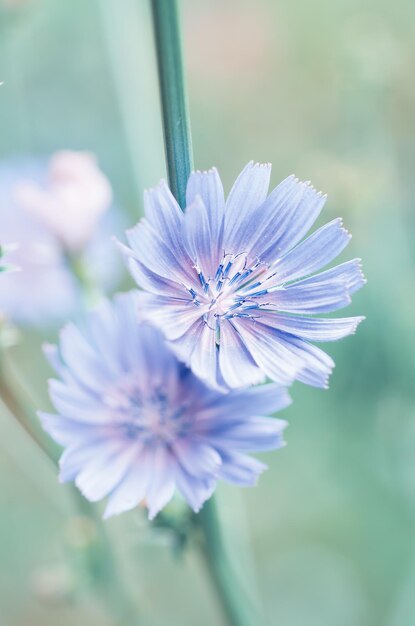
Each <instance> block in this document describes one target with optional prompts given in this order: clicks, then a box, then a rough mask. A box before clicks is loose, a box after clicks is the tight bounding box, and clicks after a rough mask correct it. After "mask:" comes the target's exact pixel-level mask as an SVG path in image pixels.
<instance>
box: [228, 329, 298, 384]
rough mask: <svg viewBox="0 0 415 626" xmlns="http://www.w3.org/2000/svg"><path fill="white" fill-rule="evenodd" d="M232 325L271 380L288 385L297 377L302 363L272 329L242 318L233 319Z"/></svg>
mask: <svg viewBox="0 0 415 626" xmlns="http://www.w3.org/2000/svg"><path fill="white" fill-rule="evenodd" d="M234 325H235V327H236V329H237V330H238V332H239V334H240V336H241V337H242V339H243V341H244V343H245V345H246V347H247V349H248V351H249V352H250V353H251V355H252V357H253V359H254V361H255V362H256V363H257V364H258V366H259V367H260V368H261V369H262V371H263V372H265V374H266V375H267V376H268V377H269V378H271V380H274V381H275V382H278V383H280V384H281V385H289V384H291V383H292V382H293V380H294V379H295V378H296V377H298V375H299V373H300V371H301V369H302V368H303V366H304V364H303V362H302V360H301V359H300V358H298V357H297V356H296V355H295V354H293V352H292V351H291V350H290V349H287V347H286V346H285V345H284V344H283V342H281V340H280V337H279V335H278V334H277V333H276V332H275V331H274V329H271V328H267V327H265V326H260V325H259V324H254V323H253V322H252V321H249V320H245V319H242V318H240V319H235V320H234Z"/></svg>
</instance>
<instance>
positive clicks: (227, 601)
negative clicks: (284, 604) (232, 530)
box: [196, 498, 261, 626]
mask: <svg viewBox="0 0 415 626" xmlns="http://www.w3.org/2000/svg"><path fill="white" fill-rule="evenodd" d="M196 522H197V523H198V525H199V527H200V529H201V531H202V533H203V538H202V553H203V555H204V557H205V563H206V567H207V570H208V572H209V574H210V576H211V578H212V582H213V583H214V585H215V588H216V591H217V593H218V596H219V597H220V599H221V603H222V608H223V611H224V614H225V615H226V617H227V620H228V622H229V624H232V626H258V625H259V624H260V623H261V618H260V617H259V615H258V614H257V611H256V609H255V608H254V606H253V604H252V602H251V601H250V599H249V597H248V595H247V592H246V590H245V589H243V588H242V587H241V586H240V585H239V584H238V581H237V580H236V577H235V573H234V571H233V570H232V567H231V565H230V563H229V560H228V558H227V554H226V546H225V545H224V542H223V537H222V532H221V528H220V524H219V518H218V514H217V511H216V502H215V500H214V498H211V499H210V500H208V501H207V502H205V504H204V506H203V508H202V510H201V511H200V513H199V514H198V515H197V516H196Z"/></svg>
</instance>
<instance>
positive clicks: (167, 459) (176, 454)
mask: <svg viewBox="0 0 415 626" xmlns="http://www.w3.org/2000/svg"><path fill="white" fill-rule="evenodd" d="M136 298H137V294H136V292H131V293H129V294H122V295H119V296H117V297H116V298H115V299H114V302H113V303H111V302H109V301H105V302H104V303H103V304H101V305H100V306H99V307H98V308H97V309H95V311H93V312H92V313H90V314H89V316H88V317H87V319H86V321H85V327H84V328H83V330H82V331H81V330H79V329H78V328H77V327H76V326H75V325H73V324H69V325H67V326H66V327H65V328H64V330H63V331H62V333H61V337H60V345H59V347H56V346H50V345H48V346H46V347H45V353H46V355H47V356H48V358H49V361H50V363H51V364H52V366H53V367H54V369H55V370H56V371H57V373H58V375H59V376H60V379H61V380H51V381H50V396H51V399H52V402H53V404H54V406H55V408H56V411H57V412H58V414H57V415H54V414H45V413H41V414H40V418H41V421H42V424H43V426H44V428H45V430H46V431H47V432H48V433H49V434H50V435H51V436H52V437H53V439H55V441H57V442H58V443H59V444H60V445H62V446H64V447H65V451H64V453H63V455H62V457H61V461H60V479H61V481H62V482H67V481H75V483H76V485H77V487H78V488H79V489H80V491H81V492H82V493H83V494H84V496H85V497H86V498H88V499H89V500H91V501H98V500H101V499H102V498H104V497H105V496H108V504H107V507H106V510H105V513H104V516H105V517H109V516H111V515H114V514H119V513H122V512H123V511H127V510H129V509H132V508H134V507H136V506H137V505H138V504H140V503H143V504H145V505H146V506H147V507H148V510H149V517H150V519H152V518H154V516H155V515H156V514H157V513H158V512H159V511H160V509H162V508H163V507H164V506H165V505H166V504H167V503H168V502H169V500H170V499H171V498H172V496H173V494H174V492H175V490H177V491H178V492H180V494H181V495H182V496H183V498H184V499H185V500H186V501H187V502H188V504H189V505H190V506H191V508H192V509H193V510H194V511H198V510H199V509H200V507H201V506H202V504H203V503H204V502H205V500H207V499H208V498H209V497H210V496H211V495H212V493H213V491H214V489H215V487H216V484H217V481H218V480H224V481H227V482H230V483H234V484H236V485H241V486H252V485H254V484H255V483H256V480H257V478H258V476H259V474H260V473H261V472H262V471H263V470H264V469H266V466H265V465H264V464H263V463H261V462H260V461H258V460H257V459H255V458H253V457H251V456H249V455H248V453H250V452H256V451H263V450H271V449H276V448H279V447H281V446H282V445H284V441H283V438H282V432H283V429H284V427H285V426H286V422H285V421H283V420H280V419H275V418H270V417H258V416H259V415H267V414H270V413H273V412H275V411H278V410H280V409H282V408H284V407H286V406H288V405H289V404H290V397H289V395H288V393H287V392H286V390H285V389H283V388H282V387H280V386H278V385H276V384H274V383H272V384H268V385H264V386H260V387H257V388H254V389H253V388H251V389H240V390H234V391H231V392H229V393H222V392H220V391H218V390H214V389H211V388H209V387H208V386H206V384H205V383H204V382H202V381H201V380H200V379H199V378H197V377H196V376H195V375H194V374H193V373H192V372H191V370H190V369H189V368H188V367H186V366H185V365H184V364H183V363H181V362H180V361H178V359H177V358H176V356H175V355H174V354H173V352H171V350H170V348H169V347H168V346H167V345H166V343H165V340H164V338H163V336H162V334H161V333H160V331H159V330H157V329H155V328H153V327H151V326H149V325H147V324H140V323H139V322H138V320H137V301H136Z"/></svg>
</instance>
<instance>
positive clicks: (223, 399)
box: [197, 383, 292, 427]
mask: <svg viewBox="0 0 415 626" xmlns="http://www.w3.org/2000/svg"><path fill="white" fill-rule="evenodd" d="M291 402H292V400H291V398H290V396H289V394H288V391H287V389H286V388H285V387H281V386H280V385H277V384H276V383H268V384H266V385H260V386H258V387H250V388H248V389H242V390H241V389H239V390H232V391H230V392H228V393H226V394H221V395H216V396H215V398H214V399H212V400H211V401H210V402H209V403H207V405H206V406H205V407H204V408H202V409H201V410H200V411H199V412H198V415H197V422H198V424H200V425H201V427H203V425H204V424H205V421H207V422H208V423H209V422H210V423H214V422H233V421H235V420H237V421H239V420H241V419H243V418H249V417H251V416H252V415H253V414H255V415H258V414H259V415H268V414H270V413H275V412H276V411H281V410H282V409H285V408H286V407H287V406H289V405H290V404H291Z"/></svg>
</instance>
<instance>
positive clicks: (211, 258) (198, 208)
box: [182, 196, 218, 279]
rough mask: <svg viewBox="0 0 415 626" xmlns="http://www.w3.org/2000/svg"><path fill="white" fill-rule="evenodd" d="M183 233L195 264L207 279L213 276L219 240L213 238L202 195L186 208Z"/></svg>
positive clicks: (187, 248)
mask: <svg viewBox="0 0 415 626" xmlns="http://www.w3.org/2000/svg"><path fill="white" fill-rule="evenodd" d="M182 235H183V238H184V243H185V247H186V250H187V252H188V254H189V257H190V258H191V259H192V261H193V264H194V266H195V267H196V268H197V270H198V271H202V273H203V275H204V276H205V279H208V278H213V277H214V275H215V272H216V269H217V259H218V253H217V242H216V241H214V240H212V235H211V232H210V224H209V218H208V214H207V210H206V207H205V205H204V204H203V201H202V199H201V197H200V196H197V197H196V199H195V201H194V202H193V204H191V205H190V206H189V207H188V208H187V209H186V213H185V216H184V220H183V226H182ZM215 251H216V253H215Z"/></svg>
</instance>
